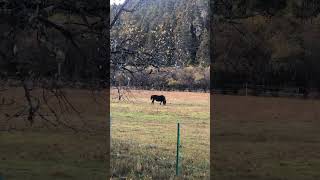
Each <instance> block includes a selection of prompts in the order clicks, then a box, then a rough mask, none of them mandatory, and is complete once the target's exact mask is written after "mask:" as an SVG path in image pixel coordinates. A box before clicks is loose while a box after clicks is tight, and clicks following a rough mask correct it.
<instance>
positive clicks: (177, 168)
mask: <svg viewBox="0 0 320 180" xmlns="http://www.w3.org/2000/svg"><path fill="white" fill-rule="evenodd" d="M179 149H180V123H178V127H177V156H176V176H179Z"/></svg>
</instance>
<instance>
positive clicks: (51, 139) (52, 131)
mask: <svg viewBox="0 0 320 180" xmlns="http://www.w3.org/2000/svg"><path fill="white" fill-rule="evenodd" d="M65 93H66V94H65V95H66V96H67V97H68V99H69V100H70V102H71V103H72V104H73V105H74V107H75V108H76V109H77V110H79V111H80V112H81V116H82V118H79V117H78V116H77V115H76V114H75V113H73V112H72V110H70V108H69V109H68V108H66V106H62V107H61V109H60V107H59V103H61V102H57V101H55V100H54V98H51V99H49V100H48V101H49V102H50V104H52V107H55V108H57V109H58V111H57V112H58V113H63V112H65V114H66V116H64V117H61V119H60V120H61V121H62V120H63V121H66V122H68V123H70V124H73V127H77V129H79V130H81V131H80V132H78V133H75V132H74V131H73V130H71V129H69V128H66V127H53V126H49V125H48V124H46V123H45V121H43V120H40V119H39V117H37V118H36V119H35V123H34V125H33V127H30V126H29V124H28V123H26V121H25V120H24V119H26V114H21V116H20V117H16V118H12V119H10V120H9V118H8V117H6V115H5V114H15V113H16V112H17V111H20V109H21V108H23V107H24V106H25V105H26V102H25V101H24V98H25V97H24V93H23V91H22V88H10V90H9V91H6V92H1V97H15V99H16V101H17V102H16V104H14V105H13V106H4V105H1V106H0V108H1V109H0V127H1V131H0V174H1V175H2V176H3V177H4V179H5V180H6V179H8V180H9V179H10V180H21V179H24V180H43V179H46V180H57V179H59V180H68V179H70V180H71V179H77V180H88V179H92V180H101V179H106V176H107V170H106V167H107V165H106V163H107V157H108V156H107V153H106V143H107V142H108V141H107V139H106V133H107V132H106V124H107V122H106V115H107V112H106V110H105V107H106V105H107V103H106V102H103V101H104V100H105V94H104V93H103V94H100V95H99V97H100V98H97V99H98V101H99V102H96V99H94V98H92V94H91V92H89V91H85V90H75V89H73V90H66V91H65ZM32 95H33V96H38V97H42V91H41V90H36V91H32ZM50 95H52V94H49V96H50ZM48 98H49V97H48ZM97 103H98V104H97ZM40 108H41V111H42V112H43V114H44V115H45V116H46V117H47V118H48V119H50V120H53V119H52V118H53V114H50V111H48V109H47V107H46V106H45V105H44V104H43V105H42V106H41V107H40ZM66 111H67V112H66ZM82 120H84V121H85V124H84V122H82ZM7 121H8V122H7ZM7 129H10V131H6V130H7ZM84 130H90V132H82V131H84Z"/></svg>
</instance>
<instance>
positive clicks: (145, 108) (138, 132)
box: [111, 91, 210, 179]
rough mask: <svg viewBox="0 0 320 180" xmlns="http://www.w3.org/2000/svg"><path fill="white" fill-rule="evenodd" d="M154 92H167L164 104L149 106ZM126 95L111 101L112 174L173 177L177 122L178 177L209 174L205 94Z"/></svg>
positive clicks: (143, 93)
mask: <svg viewBox="0 0 320 180" xmlns="http://www.w3.org/2000/svg"><path fill="white" fill-rule="evenodd" d="M152 94H163V95H165V96H166V99H167V105H166V106H160V105H159V103H155V104H154V105H151V100H150V96H151V95H152ZM114 95H115V92H112V96H114ZM128 97H130V98H129V101H121V102H118V101H117V100H113V101H112V103H111V113H112V118H113V119H112V160H111V165H112V171H113V175H114V177H123V176H124V177H128V178H132V179H137V178H142V179H148V178H152V179H173V178H174V175H175V153H176V138H177V137H176V133H177V129H176V126H177V122H180V123H181V143H182V156H183V157H182V171H181V172H182V176H181V177H183V179H208V178H209V134H210V122H209V94H205V93H190V92H159V91H131V92H130V93H128Z"/></svg>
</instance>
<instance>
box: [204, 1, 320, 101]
mask: <svg viewBox="0 0 320 180" xmlns="http://www.w3.org/2000/svg"><path fill="white" fill-rule="evenodd" d="M211 5H212V8H211V9H212V12H213V13H212V17H211V19H212V24H211V25H212V28H211V32H210V33H211V34H212V46H211V51H212V54H211V55H212V56H211V58H212V62H213V64H212V65H213V70H212V77H213V78H212V81H211V83H213V84H214V86H215V87H218V88H221V89H232V90H233V91H234V93H237V91H239V89H241V88H243V85H244V84H249V85H251V87H252V88H253V90H254V91H255V93H256V94H259V93H263V91H273V92H278V91H280V90H283V89H289V88H291V90H292V91H297V92H298V93H300V94H303V95H304V96H305V97H306V96H308V95H309V94H310V93H311V92H317V91H319V88H320V79H319V77H320V76H319V75H320V74H319V73H320V71H319V70H320V68H319V67H320V61H319V57H320V53H319V50H320V49H319V48H320V46H319V45H320V44H319V43H320V24H319V23H320V16H319V13H320V2H319V1H315V0H310V1H307V0H280V1H259V0H255V1H247V0H229V1H222V0H221V1H216V2H215V4H211ZM274 95H277V93H274Z"/></svg>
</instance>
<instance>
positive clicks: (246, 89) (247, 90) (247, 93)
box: [246, 83, 248, 96]
mask: <svg viewBox="0 0 320 180" xmlns="http://www.w3.org/2000/svg"><path fill="white" fill-rule="evenodd" d="M246 96H248V83H246Z"/></svg>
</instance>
